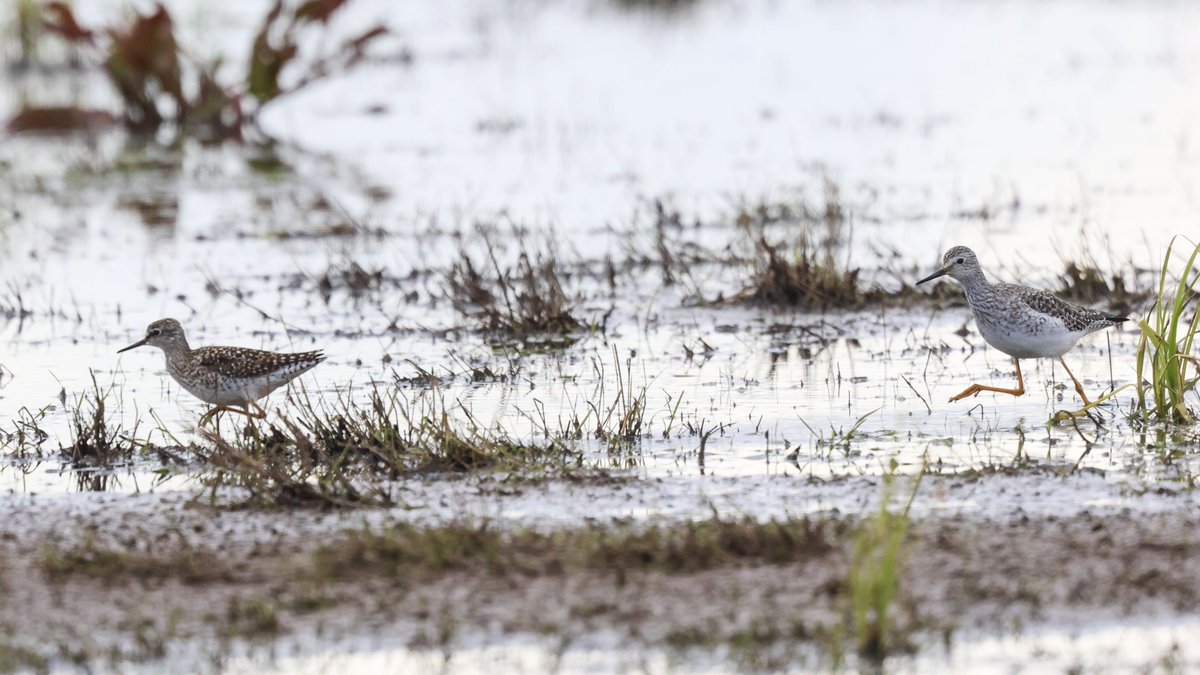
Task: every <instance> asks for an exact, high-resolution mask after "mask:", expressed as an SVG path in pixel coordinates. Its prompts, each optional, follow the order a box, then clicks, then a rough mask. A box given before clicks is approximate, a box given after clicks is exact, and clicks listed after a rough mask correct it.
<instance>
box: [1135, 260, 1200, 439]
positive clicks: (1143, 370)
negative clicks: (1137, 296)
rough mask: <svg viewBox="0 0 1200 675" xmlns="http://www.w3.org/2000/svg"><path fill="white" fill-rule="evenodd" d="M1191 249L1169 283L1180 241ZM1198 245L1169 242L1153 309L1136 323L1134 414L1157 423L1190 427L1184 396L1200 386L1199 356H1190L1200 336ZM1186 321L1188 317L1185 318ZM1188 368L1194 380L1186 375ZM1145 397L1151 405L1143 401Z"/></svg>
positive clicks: (1192, 419)
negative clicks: (1139, 336)
mask: <svg viewBox="0 0 1200 675" xmlns="http://www.w3.org/2000/svg"><path fill="white" fill-rule="evenodd" d="M1181 240H1182V241H1184V242H1187V243H1188V244H1189V245H1191V246H1192V250H1191V254H1190V255H1189V256H1188V258H1187V261H1186V262H1185V263H1184V265H1183V267H1182V269H1181V270H1180V273H1179V274H1178V276H1177V277H1174V278H1178V279H1179V282H1178V283H1174V284H1170V283H1168V278H1169V277H1171V276H1172V270H1171V267H1172V262H1173V259H1174V251H1175V245H1176V243H1178V242H1179V241H1181ZM1198 286H1200V244H1196V243H1195V242H1193V241H1191V240H1190V239H1187V238H1186V237H1179V236H1176V237H1173V238H1172V239H1171V243H1170V245H1168V246H1167V252H1166V255H1164V256H1163V262H1162V267H1161V268H1160V269H1159V276H1158V286H1157V290H1156V297H1155V301H1154V305H1153V307H1152V308H1151V309H1150V311H1149V312H1148V313H1147V315H1146V318H1145V319H1142V320H1141V321H1139V322H1138V326H1139V327H1140V328H1141V331H1142V338H1141V341H1140V342H1139V343H1138V350H1137V379H1138V405H1137V409H1138V410H1139V411H1140V412H1142V413H1143V414H1146V415H1151V416H1153V418H1154V419H1155V420H1156V421H1159V422H1173V423H1176V424H1192V423H1194V422H1195V421H1196V415H1195V413H1193V412H1192V410H1191V409H1190V408H1188V406H1187V400H1186V399H1187V395H1188V394H1189V393H1190V392H1193V391H1195V389H1196V383H1197V382H1198V381H1200V357H1197V356H1196V355H1195V354H1194V353H1193V352H1192V346H1193V343H1194V341H1195V339H1196V335H1197V333H1198V332H1200V303H1198V302H1197V298H1198V297H1200V295H1198V293H1197V287H1198ZM1189 312H1190V313H1191V318H1188V313H1189ZM1189 369H1191V370H1192V371H1193V372H1194V373H1195V375H1193V376H1190V377H1189V374H1188V371H1189ZM1147 394H1149V397H1150V400H1149V401H1148V400H1147Z"/></svg>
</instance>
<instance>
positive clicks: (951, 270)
mask: <svg viewBox="0 0 1200 675" xmlns="http://www.w3.org/2000/svg"><path fill="white" fill-rule="evenodd" d="M943 275H948V276H949V277H950V278H952V279H956V280H958V283H960V284H962V287H963V292H964V293H966V296H967V304H968V305H970V306H971V313H972V314H974V315H975V323H976V325H978V326H979V334H980V335H982V336H983V339H984V340H985V341H987V343H988V344H989V345H991V346H993V347H995V348H996V349H999V350H1000V351H1002V352H1004V353H1005V354H1008V355H1009V356H1011V357H1012V358H1013V363H1015V364H1016V365H1017V388H1016V389H1001V388H999V387H989V386H987V385H983V384H972V385H971V386H969V387H967V388H966V389H965V390H963V392H962V393H961V394H959V395H958V396H955V397H954V398H952V399H950V400H951V401H957V400H959V399H963V398H966V397H968V396H974V395H976V394H978V393H979V392H981V391H994V392H997V393H1000V394H1011V395H1013V396H1020V395H1021V394H1024V393H1025V380H1024V379H1023V378H1022V377H1021V361H1020V359H1046V358H1057V359H1058V362H1059V363H1061V364H1062V367H1063V368H1064V369H1065V370H1066V371H1067V375H1069V376H1070V377H1071V381H1072V382H1074V383H1075V391H1076V392H1078V393H1079V397H1080V398H1082V399H1083V404H1084V406H1090V405H1091V401H1089V400H1088V397H1087V394H1084V393H1083V385H1081V384H1080V383H1079V380H1077V379H1075V374H1074V373H1072V372H1071V369H1070V368H1067V362H1066V361H1063V359H1062V355H1063V354H1066V353H1067V352H1068V351H1070V349H1071V348H1072V347H1074V346H1075V343H1076V342H1078V341H1079V338H1081V337H1083V336H1085V335H1087V334H1089V333H1095V332H1096V331H1098V330H1103V329H1105V328H1109V327H1110V326H1115V325H1117V324H1119V323H1121V322H1122V321H1127V320H1128V318H1127V317H1123V316H1114V315H1111V314H1105V313H1104V312H1101V311H1100V310H1097V309H1092V308H1090V307H1083V306H1081V305H1075V304H1072V303H1069V302H1066V301H1065V300H1060V299H1059V298H1056V297H1054V296H1053V295H1051V294H1050V293H1047V292H1046V291H1041V290H1038V289H1036V288H1029V287H1028V286H1018V285H1016V284H993V283H991V282H990V281H988V280H987V277H985V276H983V269H982V268H980V267H979V260H978V259H976V258H975V252H974V251H972V250H971V249H969V248H967V247H966V246H955V247H954V248H952V249H950V250H949V251H946V255H945V256H943V258H942V268H941V269H939V270H938V271H936V272H934V273H933V274H930V275H929V276H927V277H925V278H924V279H922V280H920V281H918V282H917V283H918V284H923V283H925V282H926V281H929V280H931V279H936V278H938V277H940V276H943Z"/></svg>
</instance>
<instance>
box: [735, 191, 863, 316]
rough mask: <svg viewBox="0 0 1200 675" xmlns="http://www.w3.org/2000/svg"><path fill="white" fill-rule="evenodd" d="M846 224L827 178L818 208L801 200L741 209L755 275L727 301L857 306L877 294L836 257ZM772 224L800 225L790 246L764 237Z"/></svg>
mask: <svg viewBox="0 0 1200 675" xmlns="http://www.w3.org/2000/svg"><path fill="white" fill-rule="evenodd" d="M848 222H849V217H848V215H847V213H846V210H845V207H844V206H843V205H842V203H841V197H840V192H839V191H838V189H837V186H836V185H835V184H833V183H832V182H830V181H828V180H827V181H826V183H825V205H824V207H823V208H822V209H813V208H810V207H809V206H808V205H806V204H803V203H801V204H800V205H799V206H796V207H792V206H789V205H769V204H759V205H758V206H756V207H753V208H744V209H743V210H742V212H741V213H740V214H739V215H738V217H737V224H738V226H739V227H740V228H741V229H742V230H743V231H744V232H745V233H746V236H747V237H748V238H749V239H750V241H751V243H752V244H753V245H754V249H755V253H756V255H755V262H754V274H753V278H752V280H751V281H750V283H749V285H747V287H746V288H744V289H743V290H742V291H740V292H739V293H738V294H737V295H735V296H734V297H733V298H732V299H731V301H732V302H737V303H752V304H760V305H782V306H787V307H798V308H801V309H825V308H829V307H857V306H860V305H862V304H863V303H864V302H866V301H867V300H868V299H874V298H875V297H876V296H878V293H875V292H871V293H869V292H867V291H864V290H863V288H862V284H861V281H860V279H859V273H860V270H858V269H852V268H850V267H849V266H848V265H846V264H844V263H842V262H839V260H838V259H837V253H838V248H839V246H840V244H841V242H842V240H843V238H844V229H845V228H846V226H847V223H848ZM776 223H796V224H799V226H800V230H799V232H798V233H797V234H794V235H792V239H793V240H794V241H795V242H796V243H795V245H794V247H789V246H788V244H787V243H785V242H780V243H774V244H773V243H771V242H770V241H769V240H768V238H767V232H766V230H767V226H769V225H773V224H776ZM821 228H823V230H824V231H823V232H821V231H819V230H820V229H821ZM789 252H790V254H789Z"/></svg>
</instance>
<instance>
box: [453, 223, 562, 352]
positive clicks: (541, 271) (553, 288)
mask: <svg viewBox="0 0 1200 675" xmlns="http://www.w3.org/2000/svg"><path fill="white" fill-rule="evenodd" d="M477 231H478V232H479V234H480V238H481V239H482V242H483V245H484V248H485V255H484V258H485V260H484V262H483V263H482V264H480V263H478V262H476V261H475V260H474V259H473V258H472V257H471V256H470V255H469V254H468V253H467V252H466V251H463V252H462V253H461V256H460V258H459V260H458V262H456V263H455V264H454V265H453V266H452V267H451V269H450V272H449V274H448V275H447V278H446V283H447V287H448V292H447V294H448V296H449V299H450V302H451V303H452V304H453V306H454V309H455V310H457V311H458V312H459V313H460V314H462V315H463V316H464V317H466V318H468V319H471V320H472V321H475V322H477V323H478V325H479V328H480V330H482V331H483V332H484V333H486V334H487V335H489V336H490V337H492V338H495V339H496V340H497V341H499V342H501V343H505V342H513V341H517V342H520V343H523V344H530V343H540V344H544V345H547V346H567V345H570V344H572V343H574V342H575V340H576V339H577V338H576V336H575V335H574V334H575V333H578V332H579V331H580V330H582V329H583V328H584V324H583V322H582V321H580V320H579V319H578V318H576V317H575V315H574V308H573V307H572V303H571V301H570V300H569V299H568V297H567V294H566V293H565V292H564V291H563V284H562V280H561V274H560V271H559V265H558V261H557V260H556V258H555V254H554V253H553V251H551V250H543V251H534V250H530V249H529V248H528V247H527V246H526V242H525V240H524V238H523V237H520V236H518V237H517V249H516V251H515V255H516V260H515V261H514V262H513V263H512V264H505V263H502V262H501V258H502V257H504V256H505V255H506V254H508V253H509V251H507V250H503V248H502V247H501V246H499V245H498V244H496V242H495V241H494V239H493V237H492V236H491V235H490V234H489V233H487V232H486V231H485V230H484V229H483V228H479V229H478V230H477Z"/></svg>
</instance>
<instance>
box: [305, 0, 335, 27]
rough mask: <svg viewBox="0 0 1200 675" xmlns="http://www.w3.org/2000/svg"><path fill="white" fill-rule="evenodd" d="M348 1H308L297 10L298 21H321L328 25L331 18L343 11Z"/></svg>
mask: <svg viewBox="0 0 1200 675" xmlns="http://www.w3.org/2000/svg"><path fill="white" fill-rule="evenodd" d="M345 4H346V0H308V1H307V2H305V3H304V4H302V5H300V6H299V7H297V8H296V14H295V17H296V21H297V22H300V21H319V22H320V23H328V22H329V17H331V16H333V13H334V12H336V11H338V10H339V9H341V8H342V7H343V6H344V5H345Z"/></svg>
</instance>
